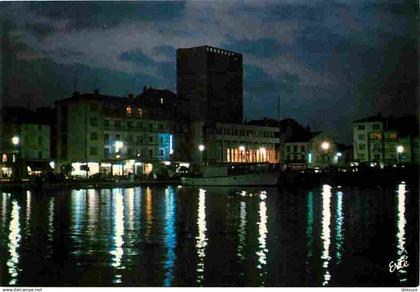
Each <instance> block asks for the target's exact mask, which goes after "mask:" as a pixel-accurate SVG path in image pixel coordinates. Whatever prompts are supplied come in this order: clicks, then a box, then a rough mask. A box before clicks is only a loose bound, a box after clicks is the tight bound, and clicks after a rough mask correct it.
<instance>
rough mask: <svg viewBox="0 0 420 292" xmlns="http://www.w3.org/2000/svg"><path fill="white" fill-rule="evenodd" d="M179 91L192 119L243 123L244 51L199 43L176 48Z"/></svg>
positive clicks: (186, 111)
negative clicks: (237, 51) (191, 46)
mask: <svg viewBox="0 0 420 292" xmlns="http://www.w3.org/2000/svg"><path fill="white" fill-rule="evenodd" d="M176 60H177V66H176V69H177V92H178V95H179V96H180V98H181V99H182V101H183V102H185V107H186V108H187V109H188V110H185V109H184V112H185V113H187V115H188V117H189V118H190V119H193V120H202V121H210V122H227V123H241V122H242V120H243V94H242V84H243V81H242V54H239V53H235V52H231V51H227V50H223V49H219V48H214V47H210V46H200V47H193V48H182V49H177V52H176Z"/></svg>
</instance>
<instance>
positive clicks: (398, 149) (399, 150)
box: [397, 145, 404, 153]
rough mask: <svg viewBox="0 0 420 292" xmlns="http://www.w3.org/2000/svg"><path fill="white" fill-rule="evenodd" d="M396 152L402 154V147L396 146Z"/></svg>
mask: <svg viewBox="0 0 420 292" xmlns="http://www.w3.org/2000/svg"><path fill="white" fill-rule="evenodd" d="M397 152H398V153H403V152H404V147H403V146H401V145H398V146H397Z"/></svg>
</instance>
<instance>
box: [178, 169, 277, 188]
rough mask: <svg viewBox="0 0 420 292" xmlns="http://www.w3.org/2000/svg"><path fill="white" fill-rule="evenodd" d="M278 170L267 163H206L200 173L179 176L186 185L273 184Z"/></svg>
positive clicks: (275, 182)
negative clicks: (234, 164)
mask: <svg viewBox="0 0 420 292" xmlns="http://www.w3.org/2000/svg"><path fill="white" fill-rule="evenodd" d="M278 179H279V171H278V169H277V168H276V167H273V166H272V165H269V164H260V165H256V164H253V165H245V166H244V165H241V166H233V165H206V166H202V167H201V171H200V175H197V176H184V177H181V182H182V184H183V185H187V186H274V185H277V183H278Z"/></svg>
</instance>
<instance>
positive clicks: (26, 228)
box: [25, 191, 31, 236]
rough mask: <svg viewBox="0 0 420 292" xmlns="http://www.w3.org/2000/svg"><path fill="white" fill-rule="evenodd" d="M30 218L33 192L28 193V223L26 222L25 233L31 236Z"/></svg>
mask: <svg viewBox="0 0 420 292" xmlns="http://www.w3.org/2000/svg"><path fill="white" fill-rule="evenodd" d="M30 218H31V191H26V221H25V233H26V234H27V235H28V236H30V235H31V229H30Z"/></svg>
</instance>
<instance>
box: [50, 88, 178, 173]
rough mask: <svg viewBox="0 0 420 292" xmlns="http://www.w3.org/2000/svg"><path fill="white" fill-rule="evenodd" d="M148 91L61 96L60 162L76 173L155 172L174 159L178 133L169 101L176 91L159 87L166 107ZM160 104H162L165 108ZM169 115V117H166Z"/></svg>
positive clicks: (57, 107)
mask: <svg viewBox="0 0 420 292" xmlns="http://www.w3.org/2000/svg"><path fill="white" fill-rule="evenodd" d="M146 94H147V93H146V92H143V94H141V95H140V96H138V97H134V96H133V95H129V96H128V97H118V96H108V95H102V94H99V91H95V92H94V93H85V94H78V93H77V92H75V93H74V94H73V96H72V97H69V98H66V99H63V100H60V101H57V102H56V109H57V143H56V146H57V162H58V164H60V165H61V166H62V165H65V164H71V165H72V167H73V171H72V174H74V175H86V176H87V175H92V174H95V173H98V172H100V173H105V174H112V175H127V174H129V173H134V174H149V173H150V172H151V171H152V169H153V166H155V167H156V166H159V165H161V164H162V162H165V161H169V160H171V155H172V154H173V151H174V143H175V137H174V135H173V134H172V129H173V121H172V120H171V119H170V118H171V115H170V114H167V112H166V110H168V108H171V107H168V106H166V105H165V102H169V101H170V100H171V99H170V98H168V95H172V96H174V94H170V92H169V93H168V91H164V92H163V94H162V95H159V94H158V91H156V90H153V96H154V97H155V98H157V99H158V103H159V104H161V105H162V107H161V108H159V107H155V106H150V105H153V101H151V100H150V96H149V97H147V95H146ZM159 109H160V110H159ZM165 117H168V118H166V119H165Z"/></svg>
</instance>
